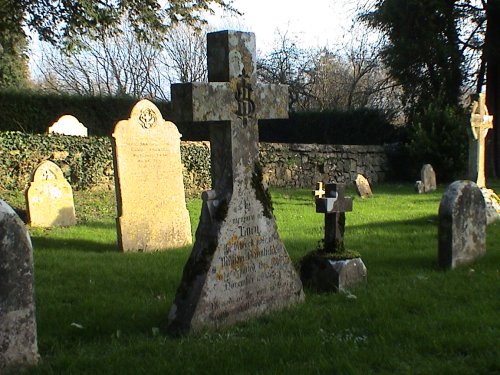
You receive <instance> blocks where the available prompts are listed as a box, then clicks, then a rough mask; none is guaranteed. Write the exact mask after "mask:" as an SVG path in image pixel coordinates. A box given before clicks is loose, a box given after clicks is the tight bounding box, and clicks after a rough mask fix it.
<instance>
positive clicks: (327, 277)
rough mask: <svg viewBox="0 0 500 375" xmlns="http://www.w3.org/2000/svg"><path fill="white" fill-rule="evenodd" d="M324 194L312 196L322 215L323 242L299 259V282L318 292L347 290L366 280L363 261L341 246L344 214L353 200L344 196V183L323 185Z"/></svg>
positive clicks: (350, 208) (342, 243)
mask: <svg viewBox="0 0 500 375" xmlns="http://www.w3.org/2000/svg"><path fill="white" fill-rule="evenodd" d="M324 193H325V194H324V196H323V195H319V196H316V198H315V202H316V212H318V213H323V214H325V237H324V241H323V242H324V243H323V247H322V248H321V249H318V250H316V251H313V252H311V253H309V254H307V255H306V256H305V257H304V258H303V259H302V265H301V278H302V282H303V283H304V285H307V286H310V287H312V288H315V289H317V290H321V291H338V290H344V289H349V288H350V287H352V286H354V285H355V284H357V283H359V282H363V281H366V267H365V265H364V264H363V261H362V260H361V258H359V256H358V255H357V254H356V255H354V254H353V253H349V252H347V251H346V250H345V246H344V231H345V213H346V212H349V211H352V199H351V198H350V197H346V196H345V184H336V183H329V184H326V185H325V192H324Z"/></svg>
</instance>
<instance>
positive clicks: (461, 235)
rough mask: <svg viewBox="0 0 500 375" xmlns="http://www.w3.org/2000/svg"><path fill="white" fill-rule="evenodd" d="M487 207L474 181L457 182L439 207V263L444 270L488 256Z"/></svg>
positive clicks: (448, 190) (450, 187) (444, 196)
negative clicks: (486, 254)
mask: <svg viewBox="0 0 500 375" xmlns="http://www.w3.org/2000/svg"><path fill="white" fill-rule="evenodd" d="M485 209H486V206H485V203H484V198H483V195H482V193H481V190H480V189H479V188H478V186H477V185H476V184H475V183H474V182H472V181H455V182H453V183H452V184H451V185H450V186H448V189H447V190H446V191H445V193H444V194H443V197H442V199H441V203H440V205H439V227H438V239H439V246H438V261H439V265H440V266H441V267H442V268H455V267H457V266H459V265H461V264H467V263H471V262H473V261H474V260H475V259H477V258H479V257H481V256H483V255H484V254H485V253H486V212H485Z"/></svg>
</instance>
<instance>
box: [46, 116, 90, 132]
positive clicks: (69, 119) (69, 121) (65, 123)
mask: <svg viewBox="0 0 500 375" xmlns="http://www.w3.org/2000/svg"><path fill="white" fill-rule="evenodd" d="M47 132H48V133H56V134H63V135H77V136H80V137H87V136H88V130H87V128H86V127H85V125H83V124H82V123H81V122H80V121H78V119H77V118H76V117H75V116H72V115H63V116H61V117H60V118H59V120H57V121H56V122H54V123H53V124H52V125H51V126H49V128H48V129H47Z"/></svg>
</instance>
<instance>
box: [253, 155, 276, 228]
mask: <svg viewBox="0 0 500 375" xmlns="http://www.w3.org/2000/svg"><path fill="white" fill-rule="evenodd" d="M252 188H253V189H254V191H255V197H256V198H257V200H258V201H259V202H260V203H261V204H262V207H263V208H264V216H265V217H267V218H268V219H272V217H273V202H272V199H271V194H270V193H269V190H268V189H265V188H264V184H263V183H262V167H261V166H260V164H259V163H258V162H256V163H255V164H254V169H253V173H252Z"/></svg>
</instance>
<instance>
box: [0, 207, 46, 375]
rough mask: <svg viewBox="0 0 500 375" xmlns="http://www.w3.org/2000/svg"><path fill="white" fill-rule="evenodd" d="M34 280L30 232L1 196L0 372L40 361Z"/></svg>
mask: <svg viewBox="0 0 500 375" xmlns="http://www.w3.org/2000/svg"><path fill="white" fill-rule="evenodd" d="M33 283H34V277H33V249H32V246H31V239H30V237H29V235H28V231H27V230H26V227H25V225H24V223H23V222H22V221H21V219H20V218H19V216H17V214H16V213H15V212H14V210H13V209H12V208H11V207H10V206H9V205H8V204H7V203H5V202H4V201H3V200H1V199H0V374H1V373H3V370H2V369H6V368H8V369H9V371H10V370H11V369H12V371H14V370H15V369H16V368H18V367H26V366H31V365H35V364H36V363H37V362H38V359H39V355H38V345H37V335H36V320H35V296H34V294H35V292H34V285H33ZM12 373H16V372H12Z"/></svg>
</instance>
